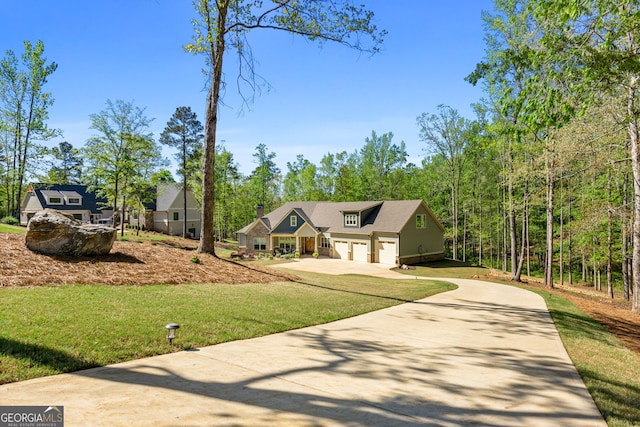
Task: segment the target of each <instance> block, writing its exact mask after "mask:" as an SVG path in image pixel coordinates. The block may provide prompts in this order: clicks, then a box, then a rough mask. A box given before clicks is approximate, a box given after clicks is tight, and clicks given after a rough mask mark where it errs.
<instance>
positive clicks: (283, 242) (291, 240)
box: [278, 237, 296, 253]
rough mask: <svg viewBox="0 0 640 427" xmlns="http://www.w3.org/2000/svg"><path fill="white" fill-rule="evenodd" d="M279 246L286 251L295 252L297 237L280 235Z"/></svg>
mask: <svg viewBox="0 0 640 427" xmlns="http://www.w3.org/2000/svg"><path fill="white" fill-rule="evenodd" d="M278 247H279V248H280V250H281V251H282V252H284V253H291V252H295V250H296V238H295V237H280V238H279V239H278Z"/></svg>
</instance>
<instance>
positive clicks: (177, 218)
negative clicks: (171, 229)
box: [173, 212, 180, 221]
mask: <svg viewBox="0 0 640 427" xmlns="http://www.w3.org/2000/svg"><path fill="white" fill-rule="evenodd" d="M173 220H174V221H180V212H174V213H173Z"/></svg>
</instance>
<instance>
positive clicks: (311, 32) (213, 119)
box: [186, 0, 385, 254]
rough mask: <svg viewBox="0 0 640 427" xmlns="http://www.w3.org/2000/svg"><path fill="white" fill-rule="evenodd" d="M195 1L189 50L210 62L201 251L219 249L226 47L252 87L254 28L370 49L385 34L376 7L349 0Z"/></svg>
mask: <svg viewBox="0 0 640 427" xmlns="http://www.w3.org/2000/svg"><path fill="white" fill-rule="evenodd" d="M265 3H266V4H265ZM194 4H195V9H196V13H197V14H198V16H199V18H200V19H199V20H196V21H194V24H195V35H194V40H193V43H190V44H188V45H187V46H186V49H187V50H188V51H190V52H192V53H203V54H205V55H206V58H207V61H206V62H207V65H208V66H209V94H208V95H207V110H206V111H207V112H206V119H205V146H204V163H203V173H202V180H203V182H202V192H203V195H202V196H203V197H202V199H203V203H202V228H201V233H200V244H199V246H198V251H200V252H208V253H211V254H215V246H214V243H215V237H214V200H215V144H216V127H217V122H218V104H219V102H220V88H221V87H222V84H223V73H222V70H223V59H224V54H225V51H226V50H227V48H228V47H230V48H231V49H234V50H235V51H236V53H237V54H238V58H239V61H240V70H241V71H240V76H239V78H238V82H248V83H249V86H251V87H253V88H255V86H254V83H255V81H256V80H255V74H254V72H253V70H254V69H255V64H254V62H253V57H252V55H251V48H250V47H249V43H248V40H247V34H248V33H249V32H250V31H251V30H255V29H258V28H264V29H272V30H278V31H285V32H288V33H291V34H296V35H299V36H302V37H305V38H307V39H309V40H312V41H315V40H317V41H320V42H324V41H332V42H337V43H340V44H343V45H346V46H349V47H351V48H354V49H357V50H360V51H370V52H375V51H377V49H378V46H379V45H380V43H381V42H382V38H383V37H384V34H385V33H384V31H379V30H378V29H377V28H376V26H375V25H374V24H373V23H372V22H373V12H371V11H368V10H366V9H364V8H363V7H359V6H355V5H354V4H352V3H351V2H350V1H349V0H337V1H331V2H318V1H315V0H271V1H268V2H263V1H259V0H253V1H252V0H216V1H213V0H197V1H195V2H194ZM364 37H366V38H368V39H370V40H371V42H372V45H371V47H367V46H365V45H364V44H363V38H364ZM247 73H248V74H247Z"/></svg>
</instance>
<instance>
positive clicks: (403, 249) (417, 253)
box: [398, 206, 444, 264]
mask: <svg viewBox="0 0 640 427" xmlns="http://www.w3.org/2000/svg"><path fill="white" fill-rule="evenodd" d="M417 214H426V219H427V221H426V227H425V228H416V215H417ZM443 258H444V234H443V232H442V230H441V229H440V227H438V225H437V224H436V222H435V221H434V220H433V218H432V217H431V215H430V214H429V213H428V212H427V210H426V209H425V208H424V206H420V207H419V208H418V210H416V212H414V214H413V215H412V216H411V218H410V219H409V221H408V222H407V224H406V225H405V226H404V228H403V229H402V233H401V234H400V250H399V257H398V263H399V264H417V263H420V262H427V261H434V260H438V259H443Z"/></svg>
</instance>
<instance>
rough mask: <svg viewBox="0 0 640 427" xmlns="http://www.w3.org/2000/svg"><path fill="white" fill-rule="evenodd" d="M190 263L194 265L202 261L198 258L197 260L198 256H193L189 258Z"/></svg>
mask: <svg viewBox="0 0 640 427" xmlns="http://www.w3.org/2000/svg"><path fill="white" fill-rule="evenodd" d="M191 262H192V263H194V264H200V263H201V262H202V261H200V258H198V255H194V256H192V257H191Z"/></svg>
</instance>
